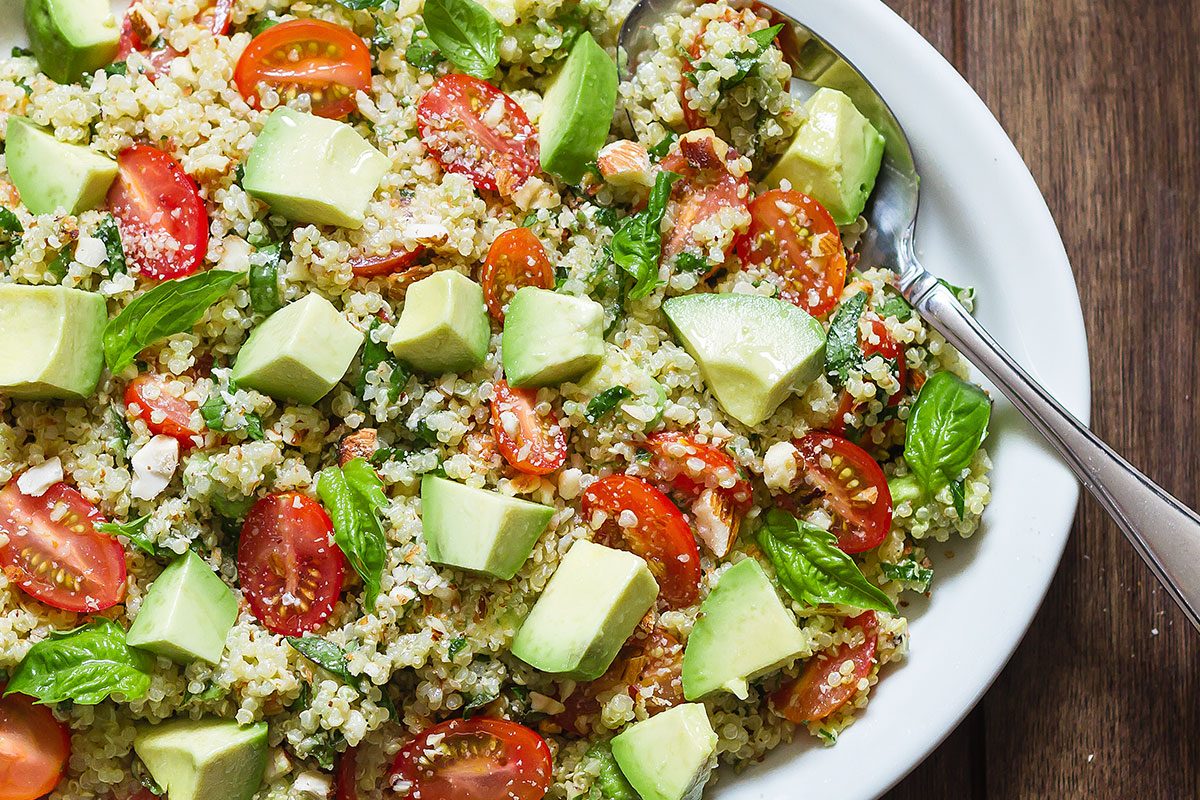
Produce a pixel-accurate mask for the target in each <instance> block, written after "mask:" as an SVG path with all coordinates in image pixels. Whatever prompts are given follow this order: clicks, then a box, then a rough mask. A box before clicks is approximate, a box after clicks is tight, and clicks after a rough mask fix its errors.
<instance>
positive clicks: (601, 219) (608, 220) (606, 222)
mask: <svg viewBox="0 0 1200 800" xmlns="http://www.w3.org/2000/svg"><path fill="white" fill-rule="evenodd" d="M594 219H595V220H596V222H598V223H600V224H601V225H603V226H604V227H606V228H615V227H616V225H617V210H616V209H615V208H613V207H612V206H600V207H599V209H597V210H596V216H595V217H594Z"/></svg>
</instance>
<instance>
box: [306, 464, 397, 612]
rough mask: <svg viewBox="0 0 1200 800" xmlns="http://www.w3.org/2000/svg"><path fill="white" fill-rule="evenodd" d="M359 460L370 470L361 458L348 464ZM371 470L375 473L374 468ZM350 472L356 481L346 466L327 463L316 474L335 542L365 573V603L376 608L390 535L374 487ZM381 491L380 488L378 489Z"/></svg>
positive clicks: (359, 570)
mask: <svg viewBox="0 0 1200 800" xmlns="http://www.w3.org/2000/svg"><path fill="white" fill-rule="evenodd" d="M356 461H357V462H359V463H360V464H362V466H363V467H365V468H366V469H367V470H371V467H370V466H368V465H367V464H366V462H365V461H363V460H362V459H359V458H356V459H354V460H353V461H351V462H350V463H349V464H347V465H346V466H347V467H350V466H351V465H352V464H354V462H356ZM371 472H372V473H374V470H371ZM350 474H351V476H353V477H355V481H354V483H351V481H350V480H349V479H348V478H347V475H346V472H345V470H344V469H339V468H337V467H328V468H326V469H323V470H321V472H320V474H319V475H318V476H317V494H318V495H320V497H321V502H322V503H323V504H324V505H325V510H326V511H328V512H329V517H330V518H331V519H332V520H333V540H334V542H336V543H337V546H338V547H340V548H341V550H342V552H343V553H345V554H346V560H347V561H349V562H350V566H351V567H353V568H354V571H355V572H357V573H358V574H359V576H361V577H362V580H363V589H364V592H365V596H364V599H363V607H364V608H366V610H367V611H368V612H369V611H371V610H373V609H374V608H375V601H376V600H377V599H378V597H379V587H380V582H381V581H382V579H383V568H384V566H385V564H386V563H387V538H386V536H385V535H384V532H383V526H382V525H381V524H380V522H379V518H378V516H376V510H377V508H378V507H379V506H378V505H377V503H378V498H377V497H376V496H374V492H373V487H369V486H366V485H365V484H364V482H363V480H362V477H361V475H359V474H358V472H357V471H356V469H354V468H352V469H351V472H350ZM376 480H378V478H376ZM381 486H382V484H380V487H381ZM382 491H383V490H382V488H380V489H379V492H380V493H382ZM384 502H385V503H386V497H385V499H384Z"/></svg>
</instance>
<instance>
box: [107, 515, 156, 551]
mask: <svg viewBox="0 0 1200 800" xmlns="http://www.w3.org/2000/svg"><path fill="white" fill-rule="evenodd" d="M149 521H150V515H149V514H147V515H145V516H144V517H138V518H137V519H131V520H129V521H128V522H101V523H99V524H98V525H96V530H98V531H99V532H100V533H107V534H108V535H109V536H124V537H125V538H126V539H128V540H129V543H130V544H131V545H133V546H134V547H136V548H137V549H138V550H141V551H142V552H143V553H145V554H146V555H148V556H153V557H154V558H171V557H173V556H174V555H175V553H174V552H172V551H170V550H166V549H164V548H162V547H159V546H158V545H156V544H155V543H154V541H153V540H152V539H151V538H150V537H148V536H147V535H146V523H147V522H149Z"/></svg>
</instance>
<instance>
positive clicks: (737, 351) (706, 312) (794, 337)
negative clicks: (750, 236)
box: [663, 294, 825, 427]
mask: <svg viewBox="0 0 1200 800" xmlns="http://www.w3.org/2000/svg"><path fill="white" fill-rule="evenodd" d="M663 312H664V313H665V314H666V315H667V320H668V321H669V322H670V323H671V329H672V330H673V331H674V332H675V338H677V339H679V342H680V344H682V345H683V346H684V348H685V349H686V350H687V351H688V354H689V355H691V357H692V358H694V359H695V360H696V364H697V365H699V367H700V372H701V374H703V375H704V380H705V382H706V383H707V384H708V388H709V389H710V390H712V393H713V395H714V396H715V397H716V398H717V402H718V403H720V404H721V407H722V408H724V409H725V411H726V413H728V414H729V416H731V417H733V418H734V419H736V420H737V421H739V422H741V423H742V424H743V425H747V426H750V427H753V426H755V425H757V424H759V423H760V422H762V421H763V420H765V419H767V418H768V417H770V416H771V415H772V414H774V413H775V409H777V408H778V407H779V404H780V403H782V402H783V401H784V400H785V399H787V396H788V394H790V393H791V392H792V391H803V390H804V389H805V388H806V387H807V386H808V385H809V384H810V383H812V382H813V381H815V380H816V379H817V378H818V377H820V375H821V370H823V369H824V368H825V329H824V328H823V327H821V323H820V322H818V321H817V320H815V319H813V318H812V317H810V316H809V315H808V314H807V313H805V312H804V311H803V310H802V309H800V308H797V307H796V306H794V305H792V304H791V303H788V302H786V301H784V300H776V299H774V298H771V297H761V296H759V295H750V294H689V295H684V296H682V297H672V298H671V299H670V300H668V301H666V302H665V303H663Z"/></svg>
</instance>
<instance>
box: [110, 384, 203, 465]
mask: <svg viewBox="0 0 1200 800" xmlns="http://www.w3.org/2000/svg"><path fill="white" fill-rule="evenodd" d="M165 383H166V382H165V381H164V380H163V379H162V378H160V377H158V376H155V375H151V374H150V373H144V374H142V375H138V376H137V377H136V378H134V379H133V380H132V381H130V382H129V386H128V388H126V389H125V411H126V413H127V414H129V416H130V417H132V418H133V419H144V420H145V421H146V427H147V428H149V429H150V432H151V433H154V434H162V435H164V436H173V437H174V438H176V439H178V440H179V445H180V447H192V446H194V445H195V444H196V437H197V436H199V435H200V431H196V430H192V412H193V411H195V410H196V406H195V404H194V403H192V402H190V401H188V400H184V399H183V398H181V397H176V396H175V395H173V394H169V393H168V392H167V391H166V389H165V388H164V384H165Z"/></svg>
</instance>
